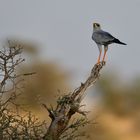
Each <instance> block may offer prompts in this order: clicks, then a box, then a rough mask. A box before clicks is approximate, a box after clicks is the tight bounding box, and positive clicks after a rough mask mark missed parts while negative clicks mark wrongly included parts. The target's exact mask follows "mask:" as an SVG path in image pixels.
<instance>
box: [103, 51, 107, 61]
mask: <svg viewBox="0 0 140 140" xmlns="http://www.w3.org/2000/svg"><path fill="white" fill-rule="evenodd" d="M106 52H107V50H106V49H105V51H104V56H103V61H105V56H106Z"/></svg>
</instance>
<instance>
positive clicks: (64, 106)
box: [43, 61, 105, 140]
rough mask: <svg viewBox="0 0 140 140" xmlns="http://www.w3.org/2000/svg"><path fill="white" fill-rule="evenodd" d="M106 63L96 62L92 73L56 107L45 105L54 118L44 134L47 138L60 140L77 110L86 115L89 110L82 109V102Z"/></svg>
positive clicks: (48, 139) (63, 97)
mask: <svg viewBox="0 0 140 140" xmlns="http://www.w3.org/2000/svg"><path fill="white" fill-rule="evenodd" d="M104 65H105V62H103V61H102V62H101V63H99V64H95V65H94V67H93V68H92V70H91V73H90V75H89V77H88V78H87V80H86V81H85V82H84V83H81V85H80V86H79V87H78V88H77V89H76V90H74V91H73V92H72V93H70V94H67V95H64V96H62V97H60V98H59V99H58V100H57V106H56V108H55V109H53V108H52V107H51V108H48V107H47V106H46V105H45V104H43V106H44V107H45V108H46V110H47V111H48V112H49V117H50V118H51V119H52V121H51V124H50V126H49V128H48V130H47V132H46V134H45V136H44V139H45V140H60V136H61V135H62V134H63V132H64V130H65V129H66V128H67V126H68V124H69V121H70V119H71V117H72V116H73V115H74V114H75V113H76V112H77V113H80V114H82V115H84V116H85V115H86V113H87V112H84V111H81V110H80V107H81V105H80V103H81V101H82V100H83V98H84V97H85V95H86V92H85V91H86V90H87V89H88V88H89V87H90V86H92V85H93V84H95V82H96V81H97V80H98V78H99V76H100V74H99V73H100V70H101V69H102V68H103V66H104Z"/></svg>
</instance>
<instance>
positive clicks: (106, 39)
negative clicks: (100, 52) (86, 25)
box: [92, 29, 126, 46]
mask: <svg viewBox="0 0 140 140" xmlns="http://www.w3.org/2000/svg"><path fill="white" fill-rule="evenodd" d="M92 39H93V40H94V41H95V42H96V43H97V44H100V45H104V46H107V45H109V44H112V43H118V44H122V45H126V44H125V43H123V42H121V41H120V40H118V39H117V38H115V37H113V36H112V35H111V34H110V33H108V32H105V31H103V30H101V29H100V30H97V31H94V32H93V34H92Z"/></svg>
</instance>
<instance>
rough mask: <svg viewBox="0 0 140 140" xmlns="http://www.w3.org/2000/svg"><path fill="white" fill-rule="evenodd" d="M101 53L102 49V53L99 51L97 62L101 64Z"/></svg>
mask: <svg viewBox="0 0 140 140" xmlns="http://www.w3.org/2000/svg"><path fill="white" fill-rule="evenodd" d="M101 54H102V50H100V53H99V56H98V61H97V64H99V63H100V58H101Z"/></svg>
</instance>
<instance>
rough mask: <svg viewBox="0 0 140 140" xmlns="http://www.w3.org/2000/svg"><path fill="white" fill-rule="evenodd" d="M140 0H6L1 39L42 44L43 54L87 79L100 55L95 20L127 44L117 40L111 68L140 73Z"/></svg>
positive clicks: (0, 0)
mask: <svg viewBox="0 0 140 140" xmlns="http://www.w3.org/2000/svg"><path fill="white" fill-rule="evenodd" d="M139 14H140V0H0V41H3V40H4V39H6V38H9V37H18V38H23V39H27V40H31V41H36V42H37V43H39V44H40V48H39V49H40V57H41V58H43V60H51V61H55V62H57V63H58V65H59V64H60V65H62V66H63V67H65V69H66V70H68V71H72V72H73V78H72V79H73V80H74V81H75V82H76V83H77V84H78V83H79V82H82V81H83V80H84V79H85V77H86V76H87V74H89V71H90V69H91V68H92V66H93V64H95V62H96V60H97V57H98V53H99V52H98V48H97V46H96V44H95V43H94V42H93V41H92V39H91V35H92V23H93V22H99V23H100V24H101V26H102V28H103V29H104V30H106V31H108V32H110V33H111V34H112V35H114V36H115V37H117V38H119V39H120V40H121V41H122V42H125V43H127V44H128V45H127V46H121V45H115V44H112V45H111V46H110V47H109V51H108V58H107V59H108V61H107V65H106V68H105V69H106V70H108V69H110V70H115V69H116V68H117V70H118V71H119V72H120V73H121V75H124V78H128V77H131V76H134V75H136V74H140V62H139V60H140V46H139V44H138V43H139V40H140V18H139Z"/></svg>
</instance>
